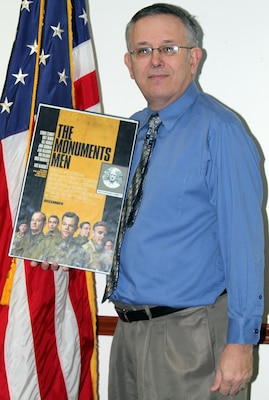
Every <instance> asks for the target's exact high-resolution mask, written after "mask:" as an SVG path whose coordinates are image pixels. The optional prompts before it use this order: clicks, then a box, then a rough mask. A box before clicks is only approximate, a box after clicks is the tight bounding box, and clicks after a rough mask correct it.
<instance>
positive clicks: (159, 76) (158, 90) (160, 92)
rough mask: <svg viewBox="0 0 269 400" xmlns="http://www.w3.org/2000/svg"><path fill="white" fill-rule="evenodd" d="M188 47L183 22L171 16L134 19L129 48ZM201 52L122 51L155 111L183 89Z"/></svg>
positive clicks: (195, 50)
mask: <svg viewBox="0 0 269 400" xmlns="http://www.w3.org/2000/svg"><path fill="white" fill-rule="evenodd" d="M173 44H176V45H181V46H188V43H187V40H186V38H185V36H184V25H183V23H182V22H181V21H180V19H179V18H177V17H175V16H174V15H166V14H161V15H155V16H147V17H144V18H142V19H140V20H138V21H137V22H136V23H135V24H134V26H133V27H132V29H131V32H130V51H133V50H135V49H138V48H143V47H151V48H158V47H160V46H163V45H173ZM201 56H202V52H201V50H200V49H199V48H194V49H191V50H188V49H179V51H178V53H176V54H174V55H172V56H170V57H165V56H164V55H162V54H159V52H158V51H157V50H154V51H153V53H152V55H149V56H148V57H145V58H143V59H138V58H136V57H135V56H133V55H131V54H129V53H127V54H125V59H124V60H125V64H126V65H127V67H128V69H129V72H130V76H131V78H133V79H135V81H136V83H137V85H138V87H139V88H140V90H141V92H142V93H143V95H144V97H145V98H146V100H147V101H148V103H149V106H150V107H151V109H152V110H153V111H158V110H160V109H162V108H164V107H166V106H168V105H169V104H171V103H172V102H173V101H175V100H176V99H177V98H179V97H180V96H181V95H182V94H183V93H184V91H185V90H186V89H187V87H188V85H189V84H190V82H191V81H192V80H193V77H194V75H195V73H196V70H197V67H198V65H199V61H200V59H201Z"/></svg>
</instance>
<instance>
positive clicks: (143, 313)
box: [115, 289, 227, 322]
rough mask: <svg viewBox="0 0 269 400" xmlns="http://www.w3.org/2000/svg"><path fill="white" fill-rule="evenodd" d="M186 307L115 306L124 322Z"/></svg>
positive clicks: (169, 312)
mask: <svg viewBox="0 0 269 400" xmlns="http://www.w3.org/2000/svg"><path fill="white" fill-rule="evenodd" d="M226 293H227V291H226V289H225V290H224V291H223V292H222V293H221V294H220V296H219V297H221V296H223V295H224V294H226ZM186 308H187V307H185V308H173V307H166V306H157V307H149V308H148V309H147V310H146V309H141V310H135V311H134V310H127V309H126V308H120V307H117V306H115V310H116V312H117V314H118V316H119V318H120V319H121V320H122V321H124V322H135V321H145V320H150V319H152V318H157V317H162V316H164V315H168V314H172V313H175V312H178V311H182V310H186Z"/></svg>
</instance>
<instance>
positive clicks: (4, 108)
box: [0, 97, 13, 114]
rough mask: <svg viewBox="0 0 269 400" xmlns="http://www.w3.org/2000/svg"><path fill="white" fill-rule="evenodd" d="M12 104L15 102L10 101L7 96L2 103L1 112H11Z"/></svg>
mask: <svg viewBox="0 0 269 400" xmlns="http://www.w3.org/2000/svg"><path fill="white" fill-rule="evenodd" d="M12 104H13V102H12V101H8V99H7V97H6V98H5V100H4V103H0V106H1V107H2V110H1V114H2V113H3V112H5V111H6V112H7V113H9V114H10V107H11V106H12Z"/></svg>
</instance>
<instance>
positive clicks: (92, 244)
mask: <svg viewBox="0 0 269 400" xmlns="http://www.w3.org/2000/svg"><path fill="white" fill-rule="evenodd" d="M106 234H107V224H106V222H105V221H97V222H95V224H94V225H93V229H92V237H91V240H89V241H88V242H87V243H85V244H84V245H83V246H82V247H83V249H84V250H85V251H86V253H87V254H88V258H89V262H90V268H91V269H94V270H98V271H104V268H105V265H104V263H103V261H102V255H103V252H104V241H105V237H106Z"/></svg>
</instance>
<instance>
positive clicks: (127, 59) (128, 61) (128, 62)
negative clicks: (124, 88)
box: [124, 53, 134, 79]
mask: <svg viewBox="0 0 269 400" xmlns="http://www.w3.org/2000/svg"><path fill="white" fill-rule="evenodd" d="M124 64H125V65H126V67H127V68H128V70H129V74H130V77H131V78H132V79H134V74H133V66H132V61H131V55H130V53H126V54H124Z"/></svg>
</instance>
